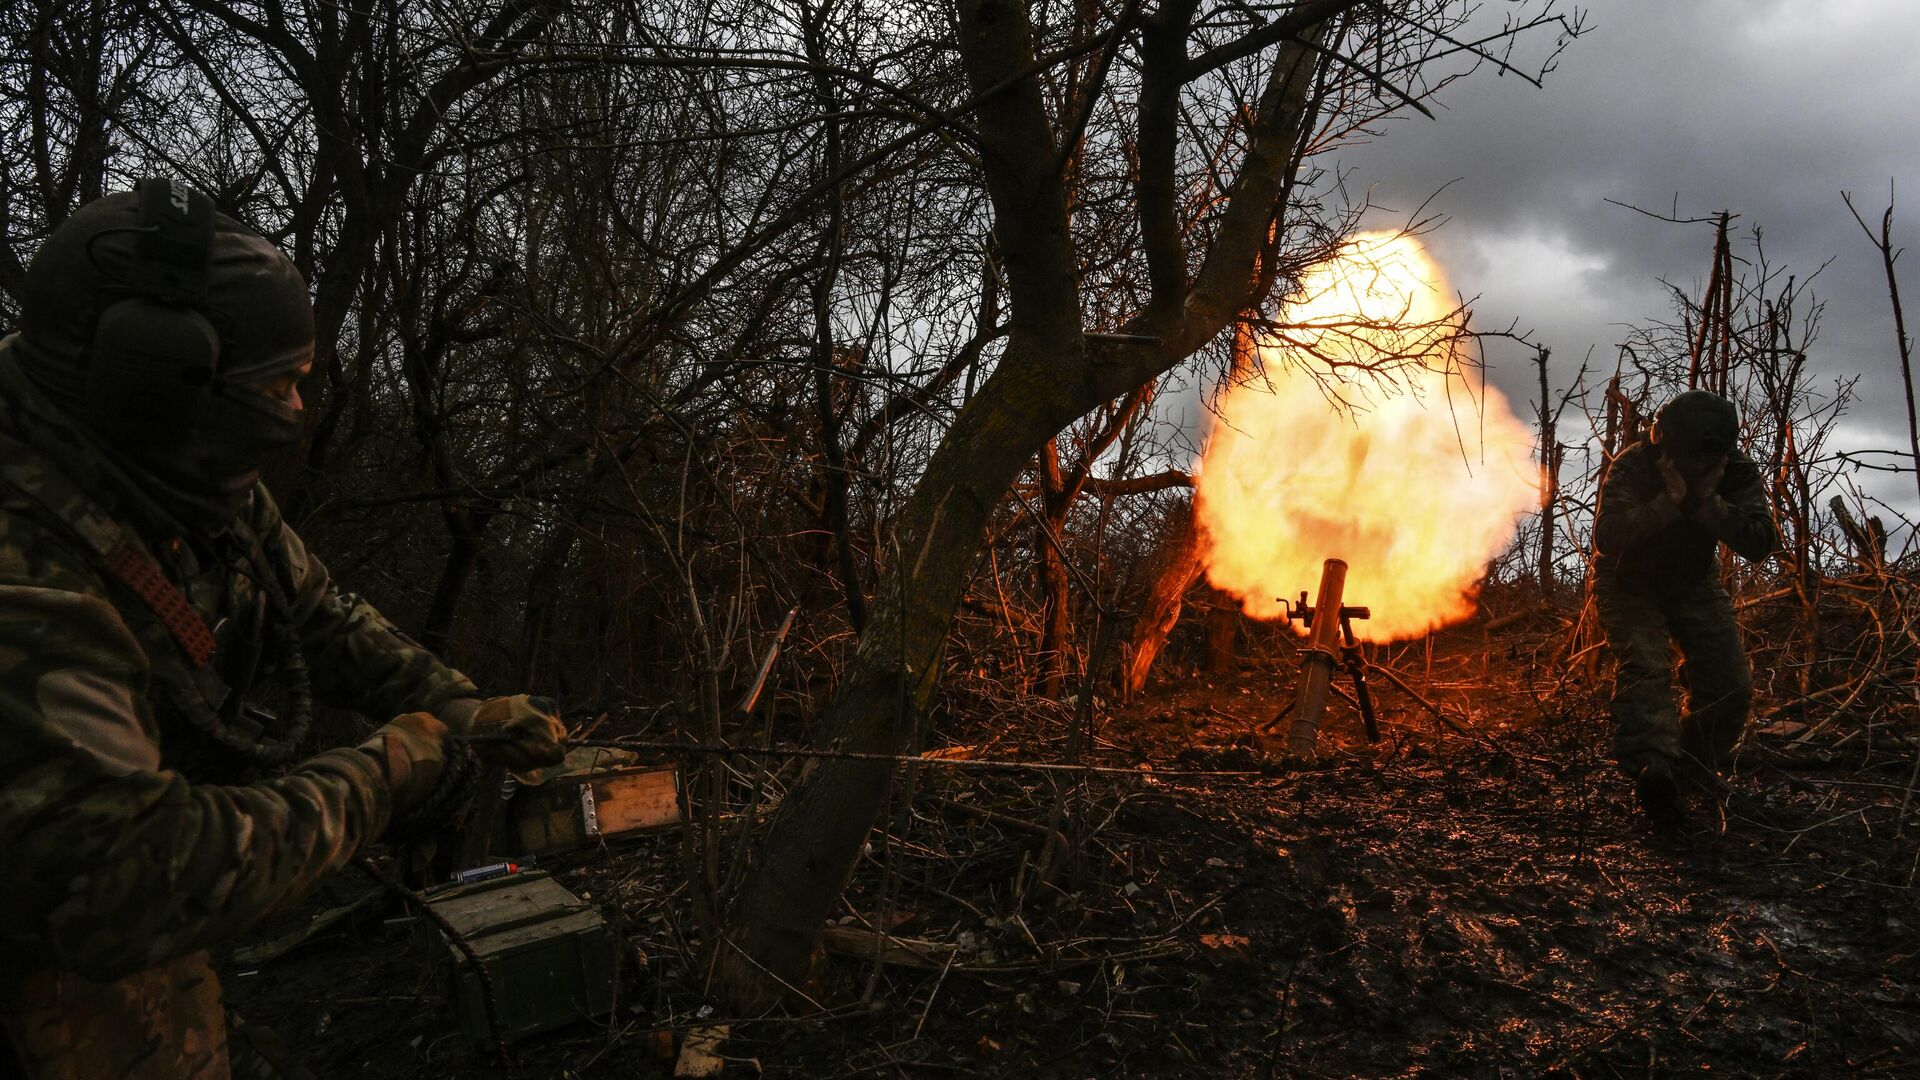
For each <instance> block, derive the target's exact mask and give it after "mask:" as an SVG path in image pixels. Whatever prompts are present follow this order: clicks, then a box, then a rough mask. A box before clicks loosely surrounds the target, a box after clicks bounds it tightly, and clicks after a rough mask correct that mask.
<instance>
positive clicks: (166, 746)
mask: <svg viewBox="0 0 1920 1080" xmlns="http://www.w3.org/2000/svg"><path fill="white" fill-rule="evenodd" d="M156 184H158V185H164V188H163V189H162V190H161V194H162V195H164V196H165V197H166V198H167V200H168V201H170V203H171V205H172V207H173V208H174V209H176V210H180V211H182V217H181V221H186V220H187V219H188V218H189V217H191V216H192V213H193V212H197V213H198V214H199V215H200V216H199V218H198V219H197V220H198V221H200V223H201V224H200V225H198V226H195V227H197V228H201V229H202V234H201V235H203V237H204V247H202V248H200V249H199V255H198V258H200V259H201V260H202V261H203V263H204V265H203V267H202V268H201V271H202V272H201V278H202V280H200V281H199V286H200V287H198V288H190V289H188V290H187V291H186V293H180V294H175V293H169V292H168V291H167V290H166V289H165V288H163V287H160V286H153V285H152V283H151V282H150V281H148V282H146V284H145V285H143V284H142V282H143V278H142V275H143V274H145V273H146V272H147V271H148V270H150V269H151V267H147V266H144V265H143V262H150V261H152V260H154V259H160V260H163V261H164V260H166V259H169V258H173V259H176V260H177V259H178V258H179V257H180V252H179V251H173V252H171V253H169V252H167V251H157V252H156V250H154V249H151V248H142V247H141V246H140V245H141V244H143V243H148V242H149V241H148V240H147V239H146V237H149V236H154V235H162V234H163V233H164V230H156V229H155V228H151V227H149V226H148V219H147V218H146V217H144V216H143V215H145V214H148V213H152V212H155V211H151V210H150V209H149V208H148V207H146V206H143V205H142V204H141V203H140V199H141V197H142V196H141V195H136V194H134V193H126V194H121V195H113V196H108V197H107V198H105V199H102V200H99V201H97V202H95V203H92V204H89V205H88V206H86V207H83V208H81V209H80V210H79V211H78V212H76V213H75V214H73V215H72V216H71V217H70V218H68V219H67V220H66V222H64V223H63V224H61V225H60V227H59V228H58V229H57V230H55V232H54V233H53V234H52V236H51V237H49V239H48V240H47V241H46V243H45V244H44V245H43V247H42V249H41V250H40V252H39V253H38V254H37V255H36V257H35V258H34V261H33V263H32V266H31V267H30V269H29V271H28V274H27V278H26V283H25V289H24V296H23V303H22V312H23V330H22V332H21V333H20V334H17V335H14V336H12V337H9V338H6V339H5V340H4V341H0V851H4V852H5V853H6V860H7V871H6V872H7V881H6V883H5V885H4V886H0V943H3V945H4V950H5V956H6V964H5V965H4V968H5V971H4V974H0V1025H3V1028H4V1033H5V1034H4V1040H3V1041H0V1074H4V1075H8V1076H12V1075H25V1076H30V1077H34V1078H37V1080H53V1078H58V1080H107V1078H167V1080H178V1078H194V1080H220V1078H224V1077H227V1076H228V1075H230V1063H229V1059H230V1053H229V1027H228V1025H227V1023H226V1019H225V1016H224V1013H223V1007H222V1000H221V993H220V986H219V983H218V981H217V980H216V979H215V977H214V974H213V971H212V969H211V967H210V966H209V963H208V949H209V947H210V946H215V945H218V944H220V943H222V942H225V941H228V940H230V939H232V938H233V937H235V936H236V935H238V934H242V933H244V932H246V931H248V930H249V929H251V928H253V927H256V926H259V925H260V924H261V923H263V922H265V921H266V920H269V919H272V918H273V917H274V916H276V915H279V914H281V913H283V912H286V911H287V910H288V909H289V908H290V907H292V906H293V905H295V904H297V903H299V902H300V901H301V899H302V898H304V897H305V896H306V895H307V894H308V893H310V892H311V891H312V890H313V888H314V887H315V885H316V884H318V883H319V882H320V881H321V880H322V879H324V878H325V877H326V876H327V875H329V874H331V873H333V872H334V871H336V870H338V869H340V868H341V867H342V866H343V865H344V864H346V863H347V861H348V860H350V859H351V858H353V857H354V856H355V855H356V854H357V853H359V852H362V851H364V850H365V849H366V848H367V846H368V845H369V844H370V843H372V842H373V841H374V840H375V839H376V838H378V837H380V836H381V834H382V832H383V831H384V830H386V828H387V826H388V824H389V823H390V822H392V821H394V820H395V819H396V818H397V817H400V816H403V815H405V814H406V813H407V812H408V811H409V809H413V808H417V807H419V806H420V805H421V804H422V803H423V802H428V801H432V798H431V797H432V796H433V795H434V794H435V789H436V784H437V782H438V781H439V780H440V778H441V777H442V776H444V775H450V773H451V770H447V769H444V768H443V765H444V764H445V762H446V760H447V753H448V746H447V739H448V736H449V732H450V731H451V732H454V733H464V732H474V733H480V732H492V733H498V734H497V735H496V738H497V739H499V740H501V741H496V742H489V743H486V744H485V745H484V746H479V747H478V749H479V750H480V751H481V754H482V756H483V757H484V758H487V759H490V760H493V761H496V762H499V763H501V764H504V765H507V766H508V767H511V768H525V767H528V766H531V765H536V764H540V763H544V762H551V761H555V760H558V758H559V757H560V754H561V747H560V740H561V739H562V738H563V736H564V729H563V728H562V727H561V725H560V723H559V721H558V719H557V718H556V717H554V716H553V715H552V709H551V707H550V705H548V704H546V703H540V702H538V699H528V698H526V697H525V696H516V697H511V698H493V699H483V698H482V697H481V695H480V694H479V692H478V691H477V690H476V689H475V687H474V685H473V683H472V682H470V681H469V680H468V679H467V678H466V677H465V676H464V675H462V674H460V673H459V672H458V671H455V670H453V669H452V668H450V667H448V666H447V665H446V664H444V663H442V662H441V661H440V660H439V659H437V658H436V657H434V656H433V655H432V654H431V653H429V652H428V651H426V650H425V649H423V648H421V647H420V646H418V645H416V644H415V643H413V642H412V641H409V640H408V639H407V638H406V637H404V636H403V635H401V634H400V633H399V632H398V631H396V630H395V629H394V628H393V627H392V626H391V625H390V624H389V623H388V622H387V620H386V619H384V618H383V617H382V616H381V615H380V613H379V612H378V611H376V610H375V609H374V608H373V606H372V605H371V604H369V603H367V602H366V601H365V600H363V599H361V598H359V597H357V596H355V595H353V594H352V593H349V592H345V591H342V590H341V589H340V588H339V587H338V586H337V585H336V584H335V583H334V582H333V581H332V579H331V578H330V577H329V576H328V574H327V570H326V568H325V567H324V566H322V565H321V563H320V561H319V560H318V559H316V558H315V557H314V556H313V554H312V553H311V552H309V551H308V550H307V548H306V546H305V545H304V544H302V543H301V541H300V538H299V537H298V536H297V535H295V534H294V532H293V531H292V530H291V529H289V528H288V527H287V525H286V524H285V523H284V522H283V521H282V520H281V518H280V515H279V512H278V510H277V509H276V508H275V506H274V503H273V500H272V499H271V498H270V497H269V496H268V494H267V492H266V489H265V488H263V487H261V486H260V484H259V483H258V477H259V470H260V467H261V466H262V465H264V464H266V463H267V462H268V461H269V460H270V459H271V458H272V457H273V456H274V455H275V454H277V453H280V452H282V451H284V450H285V449H287V448H288V447H290V446H291V445H292V444H293V443H294V442H295V441H296V440H297V438H298V434H299V431H300V408H301V402H300V397H299V392H298V390H297V389H296V385H297V383H298V381H299V379H300V377H301V376H302V375H304V374H305V373H306V372H307V371H308V370H309V369H310V368H311V364H312V352H313V314H312V308H311V306H310V304H309V302H308V299H307V292H306V286H305V284H304V282H302V280H301V278H300V275H299V273H298V272H297V271H296V270H295V269H294V267H293V265H292V264H291V263H290V262H289V261H288V260H287V259H286V258H285V257H284V256H283V255H282V254H281V253H280V252H279V251H277V250H276V249H275V248H274V247H273V246H272V245H271V244H269V243H268V242H267V241H265V240H264V239H262V238H261V237H259V236H258V235H256V234H254V233H253V232H251V231H249V230H248V229H246V228H245V227H244V226H242V225H240V224H239V223H237V222H235V221H233V220H232V219H230V218H228V217H226V216H224V215H219V214H217V213H216V212H215V211H214V209H213V207H212V204H211V203H210V202H206V201H205V198H204V196H200V195H198V194H197V193H188V192H187V191H186V189H184V188H181V187H178V186H176V185H168V184H167V182H165V181H143V182H142V185H141V189H142V192H143V193H149V194H150V193H152V192H153V191H154V190H155V189H154V187H153V185H156ZM189 195H191V200H189V198H188V196H189ZM189 208H191V209H190V210H189ZM206 222H211V226H206V224H205V223H206ZM175 224H176V225H177V224H178V223H177V222H176V223H175ZM182 227H184V226H182ZM189 249H191V245H189ZM188 254H189V255H191V254H192V251H191V250H189V251H188ZM121 301H128V302H129V303H131V304H132V306H131V308H129V307H126V306H123V305H121V304H120V302H121ZM142 305H147V306H146V307H142ZM153 305H159V307H158V308H156V307H154V306H153ZM162 309H165V310H162ZM195 313H197V314H195ZM201 316H204V318H205V320H206V325H207V326H208V327H209V328H210V329H209V331H208V334H209V335H210V337H211V338H217V342H214V341H211V340H210V341H209V345H210V346H215V345H217V348H214V349H213V351H212V352H211V353H210V354H209V355H210V357H211V359H210V361H209V364H210V366H209V368H208V369H207V370H206V371H203V372H201V376H204V378H199V377H197V378H199V381H200V382H201V383H202V384H203V386H202V387H201V388H200V390H204V393H201V394H200V397H199V398H195V399H193V400H195V401H198V402H199V407H197V408H195V409H191V410H187V411H185V412H180V411H175V412H174V414H173V415H166V414H165V411H164V410H160V411H156V407H149V405H151V403H152V402H154V401H157V402H160V403H162V404H164V403H166V402H168V401H171V400H175V398H176V397H177V396H178V394H179V393H180V392H181V388H180V386H178V385H172V384H170V383H169V379H173V380H175V381H178V378H179V369H177V368H176V367H173V366H169V365H168V364H165V363H162V364H160V365H159V366H157V367H155V368H154V369H153V370H152V371H145V370H143V369H140V368H139V364H141V363H144V362H146V361H145V360H143V359H142V358H141V355H140V354H141V348H142V338H141V334H142V332H143V330H142V327H143V326H144V325H145V323H143V320H147V321H148V322H151V323H152V324H153V325H155V326H165V327H168V328H169V329H167V330H166V332H164V333H162V332H157V331H156V335H155V336H156V339H164V338H167V336H168V334H173V333H174V331H177V330H178V328H179V325H180V322H179V320H181V319H182V318H199V317H201ZM168 320H173V321H172V322H168ZM195 325H198V324H195ZM174 336H175V337H177V336H178V335H177V334H174ZM102 342H109V343H111V344H112V348H107V347H106V346H103V345H102V344H101V343H102ZM129 343H131V344H129ZM155 348H157V349H159V350H160V351H165V348H166V343H165V342H164V341H161V342H160V343H159V344H157V345H156V346H155ZM109 353H111V354H112V356H108V355H107V354H109ZM128 357H133V359H132V360H131V361H129V360H128ZM109 360H111V362H112V363H120V364H123V365H124V364H128V363H131V364H133V366H132V367H128V368H126V370H118V369H115V370H109V369H108V367H104V366H102V365H103V364H106V363H107V362H108V361H109ZM102 372H104V373H105V374H106V375H108V376H111V378H104V377H90V376H98V375H101V373H102ZM200 390H195V393H200ZM170 395H172V396H170ZM149 399H150V400H149ZM143 409H144V410H145V411H144V412H143V411H142V410H143ZM263 687H272V688H277V689H276V690H275V693H276V695H277V698H276V699H277V700H278V701H279V702H280V703H281V704H282V705H283V706H284V707H283V708H282V709H281V711H280V713H279V715H278V716H275V715H273V714H271V713H268V712H264V711H261V710H260V709H258V708H256V707H255V703H256V702H258V701H260V700H265V699H264V698H263V696H262V694H261V693H260V691H261V689H262V688H263ZM316 696H317V697H318V698H320V699H322V700H324V701H326V702H329V703H334V704H338V705H340V706H343V707H346V708H350V709H354V710H357V711H359V712H361V713H363V714H365V715H368V716H372V717H375V718H378V719H383V720H388V721H389V722H388V723H386V725H385V726H384V727H382V728H380V729H379V730H378V731H377V732H375V733H374V735H373V737H372V738H370V739H368V740H367V741H366V742H364V743H362V744H360V745H359V746H358V747H347V748H340V749H332V750H325V751H323V752H320V753H317V754H312V755H311V756H304V755H306V754H308V752H309V748H308V747H306V746H305V745H304V737H305V734H306V726H307V721H308V720H309V718H310V716H311V709H310V705H311V701H312V699H313V698H314V697H316ZM236 1030H245V1026H244V1025H239V1027H238V1028H237V1029H236ZM264 1068H265V1067H264V1066H263V1064H262V1062H261V1058H260V1056H259V1054H258V1052H257V1051H256V1050H255V1048H253V1047H252V1046H251V1045H250V1044H243V1040H242V1039H240V1038H239V1037H235V1038H234V1039H233V1047H232V1053H231V1070H232V1073H234V1074H240V1073H243V1072H244V1073H245V1074H247V1075H254V1074H255V1071H256V1070H261V1071H264Z"/></svg>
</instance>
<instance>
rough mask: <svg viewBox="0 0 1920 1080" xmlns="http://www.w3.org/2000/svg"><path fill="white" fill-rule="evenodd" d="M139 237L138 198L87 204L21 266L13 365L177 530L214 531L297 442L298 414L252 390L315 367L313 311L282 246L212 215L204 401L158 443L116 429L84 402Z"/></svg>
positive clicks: (130, 274) (130, 195) (123, 195)
mask: <svg viewBox="0 0 1920 1080" xmlns="http://www.w3.org/2000/svg"><path fill="white" fill-rule="evenodd" d="M138 241H139V196H138V194H137V193H135V192H120V193H117V194H113V195H108V196H106V197H105V198H102V199H97V200H95V201H94V202H91V203H88V204H87V205H85V206H83V207H81V208H80V209H79V210H77V211H75V212H74V213H73V215H72V216H70V217H68V218H67V220H66V221H64V222H62V223H61V225H60V226H59V227H58V228H56V229H55V230H54V231H53V234H52V235H51V236H49V237H48V238H47V240H46V243H44V244H42V245H41V247H40V250H39V252H38V253H37V254H35V256H34V259H33V262H32V264H31V265H30V266H28V268H27V276H26V283H25V289H24V297H23V299H24V303H23V304H22V305H21V306H22V312H21V314H22V319H21V323H22V326H21V331H22V332H21V336H20V338H19V342H18V345H19V353H20V366H21V369H22V370H23V371H25V372H26V374H27V375H28V377H30V378H31V379H32V380H33V381H34V383H35V384H36V385H37V386H38V387H39V388H40V390H41V391H42V392H43V393H44V394H46V396H47V397H48V398H49V399H51V400H52V402H53V403H54V404H55V405H57V406H59V407H60V408H61V409H62V410H64V411H65V412H66V413H67V414H68V416H69V417H70V418H71V419H73V420H75V421H76V422H78V423H80V424H82V425H83V426H85V427H87V428H88V429H89V430H90V431H92V433H93V434H94V435H95V436H96V437H97V438H98V439H99V440H100V441H101V443H102V444H103V445H104V446H106V447H107V449H108V450H109V451H110V452H111V453H112V455H113V456H114V459H115V463H116V464H118V465H119V466H120V467H121V468H122V469H123V470H125V471H126V472H128V473H129V474H130V475H131V476H133V477H134V478H135V479H136V480H137V481H139V482H140V483H142V484H143V485H144V486H146V487H148V488H149V489H150V492H151V494H152V495H153V496H154V497H155V498H156V499H157V500H158V501H159V502H160V503H161V504H162V505H163V506H164V507H165V508H166V509H167V510H168V511H170V512H171V513H173V514H174V515H175V516H177V517H178V518H179V519H180V521H181V523H182V524H185V525H187V526H188V527H189V528H191V529H192V530H193V531H195V532H196V533H199V534H201V535H203V536H214V535H217V534H218V533H220V532H222V531H224V530H225V528H226V527H227V526H228V524H230V523H231V522H232V521H233V519H234V517H235V515H237V514H238V513H239V512H240V510H241V508H242V507H243V506H244V505H245V503H246V499H247V495H248V492H250V491H251V490H252V488H253V485H254V483H255V481H257V480H258V479H259V478H260V470H261V468H262V467H264V466H265V465H267V464H268V463H269V462H271V461H272V460H273V459H274V458H275V457H277V456H278V455H280V454H282V453H284V452H286V451H287V450H288V449H290V448H291V447H292V446H293V445H294V444H295V443H297V442H298V441H299V438H300V412H299V410H297V409H294V408H291V407H290V406H289V405H288V404H287V403H286V402H284V401H282V400H280V399H279V398H276V397H273V396H271V395H269V394H266V393H263V392H262V391H261V390H260V389H259V384H260V383H261V382H262V381H263V380H268V379H272V378H274V377H276V376H281V375H285V374H286V373H288V372H290V371H293V370H295V369H297V368H299V367H300V366H301V365H303V364H306V363H308V362H309V361H310V360H312V358H313V339H314V330H313V305H312V303H311V302H310V301H309V300H308V298H307V286H306V282H305V281H303V280H302V279H301V277H300V272H299V270H298V269H296V268H295V267H294V265H293V263H292V262H291V261H290V260H288V258H287V257H286V256H285V255H283V254H281V253H280V250H279V249H278V248H276V247H274V246H273V245H272V244H270V243H268V242H267V241H266V239H264V238H263V237H261V236H260V235H259V234H258V233H255V232H254V231H253V230H251V229H249V228H247V227H246V226H244V225H242V224H240V223H239V222H237V221H235V220H233V219H232V218H230V217H228V216H226V215H225V214H215V215H214V226H213V244H212V249H211V251H210V254H209V258H208V266H207V283H208V285H207V296H206V300H205V302H204V304H202V305H198V307H199V310H200V312H201V314H203V315H205V316H206V317H207V319H208V320H209V321H210V322H211V323H212V324H213V326H214V328H215V330H216V331H217V332H218V334H219V339H220V346H219V367H218V372H217V374H216V376H215V379H214V384H213V389H212V393H211V395H210V397H209V398H208V401H207V406H206V408H204V409H203V410H201V411H200V413H199V414H198V415H197V416H196V417H194V418H192V419H191V420H187V421H183V422H182V423H181V424H180V425H179V427H178V428H176V429H174V430H172V431H169V432H166V433H164V434H162V435H160V436H157V437H156V436H155V435H154V434H152V433H141V434H138V435H135V434H132V433H130V432H127V431H115V430H112V429H111V425H108V424H105V423H103V422H102V421H101V420H100V419H98V417H97V416H96V415H95V413H96V410H94V409H91V408H89V407H88V406H89V390H88V384H87V369H88V365H89V362H90V356H91V351H92V347H93V336H94V323H95V320H96V319H97V318H98V317H99V314H100V312H101V311H103V310H104V309H105V308H106V307H107V306H109V305H111V304H113V303H114V302H115V301H117V300H118V299H120V298H121V297H123V296H125V295H127V290H128V287H129V285H130V283H131V282H132V281H133V280H134V278H135V274H134V270H133V267H134V264H135V259H136V253H137V251H138V249H139V243H138Z"/></svg>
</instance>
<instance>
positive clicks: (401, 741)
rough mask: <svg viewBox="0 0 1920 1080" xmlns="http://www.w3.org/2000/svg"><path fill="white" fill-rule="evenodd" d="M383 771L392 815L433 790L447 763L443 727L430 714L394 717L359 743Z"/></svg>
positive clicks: (399, 812) (421, 713)
mask: <svg viewBox="0 0 1920 1080" xmlns="http://www.w3.org/2000/svg"><path fill="white" fill-rule="evenodd" d="M360 749H361V750H363V751H365V752H366V753H368V754H371V755H373V758H374V760H376V761H378V762H379V763H380V767H381V768H383V769H385V770H386V774H387V787H388V789H389V790H391V791H392V792H393V803H394V816H396V817H398V816H399V815H400V814H401V813H402V812H404V811H405V810H406V809H407V808H408V807H410V806H413V805H415V804H417V803H418V802H419V801H420V800H421V799H424V798H426V797H427V795H428V793H430V792H431V791H433V786H434V784H436V783H438V782H439V780H440V773H441V772H442V771H443V770H444V769H445V768H446V764H447V725H445V724H443V723H441V722H440V720H439V718H438V717H436V716H434V715H433V714H432V713H425V712H411V713H405V714H402V715H400V716H396V717H394V718H393V720H392V721H390V722H389V723H388V724H387V725H386V726H385V727H383V728H381V729H380V730H378V731H376V732H374V733H373V735H372V737H370V738H368V739H367V741H366V742H363V743H361V744H360Z"/></svg>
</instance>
